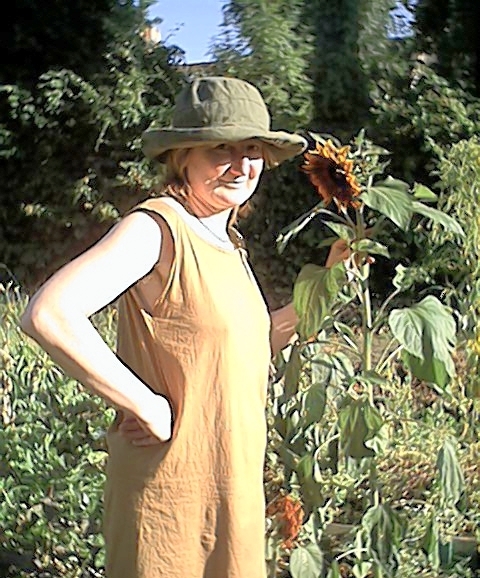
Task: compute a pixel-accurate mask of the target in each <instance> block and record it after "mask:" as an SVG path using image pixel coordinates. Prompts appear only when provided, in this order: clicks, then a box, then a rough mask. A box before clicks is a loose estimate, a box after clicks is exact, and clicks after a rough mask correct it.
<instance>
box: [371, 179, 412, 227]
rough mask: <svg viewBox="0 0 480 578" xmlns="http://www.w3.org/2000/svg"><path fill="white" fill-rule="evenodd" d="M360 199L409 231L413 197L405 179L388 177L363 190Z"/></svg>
mask: <svg viewBox="0 0 480 578" xmlns="http://www.w3.org/2000/svg"><path fill="white" fill-rule="evenodd" d="M360 199H361V200H362V201H363V202H364V203H365V204H366V205H367V207H370V208H371V209H374V210H375V211H378V212H379V213H381V214H382V215H385V216H386V217H388V218H389V219H390V220H391V221H392V222H393V223H395V225H397V226H398V227H400V229H402V230H403V231H407V230H408V227H409V225H410V221H411V219H412V214H413V207H412V197H411V196H410V195H409V193H408V185H407V184H406V183H404V182H403V181H399V180H398V179H394V178H392V177H387V178H386V179H385V180H384V181H382V182H379V183H376V184H375V186H373V187H370V188H369V189H368V190H366V191H365V192H363V193H362V194H361V196H360Z"/></svg>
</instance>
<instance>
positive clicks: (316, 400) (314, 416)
mask: <svg viewBox="0 0 480 578" xmlns="http://www.w3.org/2000/svg"><path fill="white" fill-rule="evenodd" d="M326 403H327V384H326V383H325V382H321V381H317V382H314V383H312V385H311V386H310V387H309V388H308V390H307V392H306V393H305V395H304V396H303V398H302V418H303V422H302V425H303V427H304V428H307V427H309V426H311V425H312V424H314V423H318V422H319V421H320V420H321V419H322V417H323V414H324V412H325V406H326Z"/></svg>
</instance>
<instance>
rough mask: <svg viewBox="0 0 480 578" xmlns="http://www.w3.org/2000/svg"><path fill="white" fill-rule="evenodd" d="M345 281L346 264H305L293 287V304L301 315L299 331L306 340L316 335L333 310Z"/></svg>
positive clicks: (298, 325) (299, 315)
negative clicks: (324, 265) (330, 265)
mask: <svg viewBox="0 0 480 578" xmlns="http://www.w3.org/2000/svg"><path fill="white" fill-rule="evenodd" d="M344 280H345V267H344V265H343V263H337V264H336V265H334V266H333V267H331V268H326V267H320V266H318V265H312V264H308V265H305V266H304V267H303V268H302V269H301V271H300V273H299V274H298V277H297V279H296V281H295V285H294V287H293V304H294V307H295V311H296V313H297V315H298V317H299V322H298V324H297V331H298V333H299V335H300V338H301V339H302V340H307V339H309V338H310V337H313V336H315V335H316V334H317V333H318V331H320V328H321V326H322V322H323V320H324V318H325V317H326V316H327V315H328V314H329V313H330V311H331V309H332V304H333V303H334V301H335V300H336V299H337V296H338V293H339V291H340V288H341V287H342V284H343V281H344Z"/></svg>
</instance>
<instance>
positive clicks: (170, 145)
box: [142, 76, 307, 163]
mask: <svg viewBox="0 0 480 578" xmlns="http://www.w3.org/2000/svg"><path fill="white" fill-rule="evenodd" d="M142 136H143V151H144V153H145V155H146V156H147V157H148V158H151V159H153V158H154V159H157V160H158V161H160V162H163V161H164V160H165V153H166V152H167V151H170V150H173V149H183V148H193V147H198V146H203V145H209V144H219V143H225V142H238V141H241V140H245V139H250V138H258V139H260V140H261V141H262V142H264V143H266V144H268V145H270V150H271V151H272V154H273V156H274V158H275V160H276V162H277V163H281V162H282V161H284V160H286V159H288V158H291V157H294V156H295V155H298V154H300V153H301V152H302V151H303V150H305V148H306V146H307V141H306V140H305V139H304V138H303V137H301V136H300V135H297V134H292V133H288V132H284V131H272V130H270V114H269V112H268V109H267V106H266V104H265V102H264V100H263V98H262V95H261V94H260V92H259V91H258V89H257V88H255V86H253V85H252V84H249V83H248V82H245V81H244V80H240V79H238V78H228V77H222V76H211V77H203V78H196V79H194V80H193V81H192V82H191V83H190V84H189V85H188V86H187V87H185V88H184V89H183V90H182V91H181V92H180V93H179V95H178V97H177V99H176V101H175V108H174V112H173V119H172V124H171V126H169V127H167V128H161V127H157V126H155V123H154V124H153V125H152V126H151V127H150V128H148V129H147V130H146V131H145V132H144V133H143V135H142Z"/></svg>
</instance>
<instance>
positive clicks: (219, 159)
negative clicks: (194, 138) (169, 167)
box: [186, 139, 264, 211]
mask: <svg viewBox="0 0 480 578" xmlns="http://www.w3.org/2000/svg"><path fill="white" fill-rule="evenodd" d="M263 164H264V161H263V147H262V143H261V142H260V141H258V140H255V139H250V140H244V141H240V142H238V143H225V144H220V145H218V146H214V147H197V148H193V149H190V151H189V152H188V156H187V165H186V166H187V168H186V176H187V180H188V184H189V185H190V188H191V192H190V195H191V196H192V197H193V199H192V200H193V201H196V202H197V203H198V204H200V205H203V206H205V207H208V208H210V209H211V210H216V211H221V210H225V209H231V208H233V207H235V206H238V205H242V204H243V203H244V202H245V201H247V200H248V199H249V198H250V197H251V196H252V194H253V193H254V191H255V189H256V187H257V184H258V180H259V178H260V175H261V173H262V170H263Z"/></svg>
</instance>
